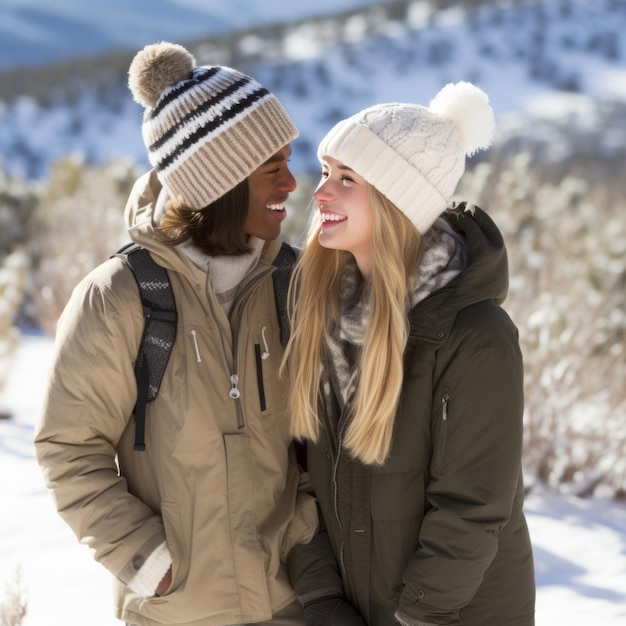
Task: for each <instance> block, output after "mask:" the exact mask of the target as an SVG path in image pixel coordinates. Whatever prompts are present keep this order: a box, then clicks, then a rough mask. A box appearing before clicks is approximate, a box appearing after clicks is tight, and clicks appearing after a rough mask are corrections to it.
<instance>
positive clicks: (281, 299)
mask: <svg viewBox="0 0 626 626" xmlns="http://www.w3.org/2000/svg"><path fill="white" fill-rule="evenodd" d="M299 255H300V250H299V249H298V248H294V247H293V246H290V245H289V244H288V243H286V242H283V244H282V245H281V247H280V250H279V252H278V254H277V255H276V258H275V259H274V262H273V263H272V265H274V266H275V267H276V269H275V270H274V273H273V274H272V280H273V281H274V299H275V301H276V314H277V315H278V325H279V326H280V342H281V343H282V344H283V346H286V345H287V341H288V340H289V334H290V332H289V331H290V329H289V315H288V313H287V292H288V291H289V281H290V280H291V273H292V271H293V266H294V265H295V264H296V261H297V260H298V256H299Z"/></svg>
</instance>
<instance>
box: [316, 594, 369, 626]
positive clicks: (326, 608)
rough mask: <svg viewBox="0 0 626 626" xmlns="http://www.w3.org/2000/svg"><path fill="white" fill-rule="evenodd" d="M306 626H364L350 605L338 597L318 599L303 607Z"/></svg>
mask: <svg viewBox="0 0 626 626" xmlns="http://www.w3.org/2000/svg"><path fill="white" fill-rule="evenodd" d="M304 623H305V625H306V626H366V624H365V622H364V621H363V618H362V617H361V616H360V615H359V614H358V613H357V612H356V611H355V610H354V608H353V607H352V605H351V604H350V603H349V602H348V601H347V600H344V599H343V598H342V597H340V596H331V597H329V598H320V599H319V600H313V601H312V602H309V603H307V604H306V605H305V606H304Z"/></svg>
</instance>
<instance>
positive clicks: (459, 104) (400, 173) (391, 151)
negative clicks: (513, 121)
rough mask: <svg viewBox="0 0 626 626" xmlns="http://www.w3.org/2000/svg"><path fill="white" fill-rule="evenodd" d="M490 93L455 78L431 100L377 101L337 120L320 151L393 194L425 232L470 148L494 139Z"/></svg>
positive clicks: (390, 197) (447, 196)
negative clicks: (425, 103)
mask: <svg viewBox="0 0 626 626" xmlns="http://www.w3.org/2000/svg"><path fill="white" fill-rule="evenodd" d="M493 132H494V115H493V110H492V109H491V106H490V105H489V99H488V97H487V95H486V94H485V93H484V92H483V91H481V90H480V89H479V88H478V87H475V86H474V85H472V84H470V83H467V82H460V83H449V84H448V85H446V86H445V87H444V88H443V89H442V90H441V91H440V92H439V93H438V94H437V95H436V96H435V98H434V99H433V100H432V101H431V102H430V106H429V107H428V108H426V107H422V106H418V105H415V104H403V103H396V102H394V103H388V104H377V105H375V106H372V107H369V108H367V109H364V110H363V111H360V112H359V113H357V114H356V115H353V116H352V117H350V118H348V119H345V120H342V121H341V122H339V123H338V124H336V125H335V126H334V127H333V128H332V129H331V130H330V132H329V133H328V134H327V135H326V137H324V139H322V142H321V143H320V145H319V148H318V151H317V154H318V157H319V158H320V159H321V158H322V157H324V156H329V157H331V158H334V159H337V160H338V161H341V162H342V163H343V164H344V165H347V166H348V167H349V168H351V169H353V170H354V171H355V172H356V173H357V174H359V175H360V176H362V177H363V178H365V180H366V181H367V182H368V183H369V184H370V185H372V186H374V187H375V188H376V189H378V191H380V192H381V193H382V194H383V195H384V196H385V197H386V198H387V199H388V200H390V201H391V202H392V203H393V204H394V205H395V206H396V207H398V209H400V211H402V212H403V213H404V214H405V215H406V216H407V217H408V218H409V220H411V222H412V223H413V224H414V226H415V227H416V228H417V230H418V231H419V232H420V233H421V234H424V233H425V232H426V231H427V230H428V229H429V228H430V227H431V226H432V224H433V223H434V221H435V220H436V219H437V217H439V215H441V214H442V213H443V212H444V211H445V209H446V206H447V204H448V200H450V197H451V196H452V194H453V193H454V190H455V189H456V186H457V184H458V182H459V179H460V178H461V175H462V174H463V172H464V171H465V156H466V155H467V156H471V155H472V154H474V153H475V152H476V151H478V150H483V149H485V148H488V147H489V146H490V145H491V141H492V137H493Z"/></svg>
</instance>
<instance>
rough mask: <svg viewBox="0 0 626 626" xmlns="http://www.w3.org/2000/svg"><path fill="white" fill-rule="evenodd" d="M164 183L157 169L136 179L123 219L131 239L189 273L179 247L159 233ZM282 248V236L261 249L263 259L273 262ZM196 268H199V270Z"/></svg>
mask: <svg viewBox="0 0 626 626" xmlns="http://www.w3.org/2000/svg"><path fill="white" fill-rule="evenodd" d="M161 189H162V185H161V182H160V181H159V179H158V177H157V175H156V172H155V171H154V170H150V171H149V172H146V173H145V174H144V175H143V176H141V177H140V178H138V179H137V181H136V182H135V185H134V186H133V189H132V191H131V193H130V196H129V198H128V202H127V203H126V208H125V210H124V220H125V224H126V228H127V229H128V234H129V236H130V238H131V240H132V241H134V242H135V243H137V244H139V245H140V246H142V247H143V248H146V249H147V250H148V251H149V252H150V253H151V254H152V256H153V257H154V260H155V261H156V262H157V263H159V264H160V265H162V266H163V267H165V268H166V269H173V270H176V271H181V272H183V273H188V272H189V268H190V267H191V266H192V265H193V264H192V263H191V262H190V261H189V260H188V259H187V258H186V257H185V255H183V254H179V253H178V251H177V250H176V247H173V246H168V245H166V244H165V243H164V242H163V241H161V240H160V239H159V238H158V237H157V235H156V233H155V228H154V223H153V216H154V211H155V207H156V204H157V200H158V197H159V194H160V193H161ZM279 250H280V238H278V239H274V240H273V241H268V242H266V244H265V245H264V247H263V251H262V252H261V261H265V262H266V263H268V264H270V263H271V262H272V261H273V260H274V258H275V257H276V255H277V254H278V251H279ZM196 271H200V270H197V268H196Z"/></svg>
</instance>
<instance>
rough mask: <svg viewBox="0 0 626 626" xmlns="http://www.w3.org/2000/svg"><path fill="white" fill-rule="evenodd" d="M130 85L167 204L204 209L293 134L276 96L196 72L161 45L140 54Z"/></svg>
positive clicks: (213, 70) (183, 53) (245, 81)
mask: <svg viewBox="0 0 626 626" xmlns="http://www.w3.org/2000/svg"><path fill="white" fill-rule="evenodd" d="M128 86H129V88H130V90H131V92H132V94H133V98H134V99H135V101H136V102H138V103H139V104H141V105H142V106H144V107H145V109H146V110H145V112H144V117H143V125H142V134H143V140H144V143H145V144H146V147H147V149H148V156H149V159H150V163H151V165H152V166H153V167H154V169H155V170H156V172H157V175H158V177H159V180H160V181H161V184H162V185H163V187H164V188H165V190H166V191H167V193H168V195H169V196H170V197H171V198H180V197H182V199H183V201H184V203H185V204H186V205H187V206H188V207H189V208H191V209H202V208H204V207H205V206H207V205H209V204H211V203H212V202H214V201H215V200H217V199H218V198H220V197H221V196H223V195H224V194H225V193H227V192H228V191H230V190H231V189H233V188H234V187H236V186H237V185H238V184H239V183H240V182H242V181H243V180H244V179H245V178H247V177H248V176H249V175H250V174H251V173H252V172H253V171H254V170H255V169H256V168H257V167H259V166H260V165H262V164H263V163H264V162H265V161H266V160H267V159H268V158H269V157H271V156H272V155H273V154H275V153H276V152H278V151H279V150H280V149H281V148H283V147H284V146H286V145H287V144H288V143H290V142H291V141H293V140H294V139H295V138H296V137H297V136H298V131H297V129H296V127H295V126H294V124H293V122H292V121H291V119H290V118H289V116H288V115H287V113H286V111H285V109H284V108H283V106H282V105H281V103H280V102H279V101H278V99H277V98H276V96H274V95H273V94H272V93H270V92H269V91H268V90H267V89H265V87H263V86H262V85H260V84H259V83H258V82H257V81H255V80H254V79H253V78H251V77H250V76H246V75H245V74H242V73H241V72H238V71H237V70H234V69H232V68H230V67H225V66H219V65H214V66H202V67H196V61H195V59H194V57H193V56H192V55H191V53H190V52H189V51H187V50H186V49H185V48H183V47H182V46H180V45H178V44H172V43H168V42H161V43H157V44H151V45H148V46H146V47H145V48H143V50H141V51H139V52H138V53H137V54H136V55H135V58H134V59H133V61H132V63H131V65H130V68H129V71H128Z"/></svg>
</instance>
